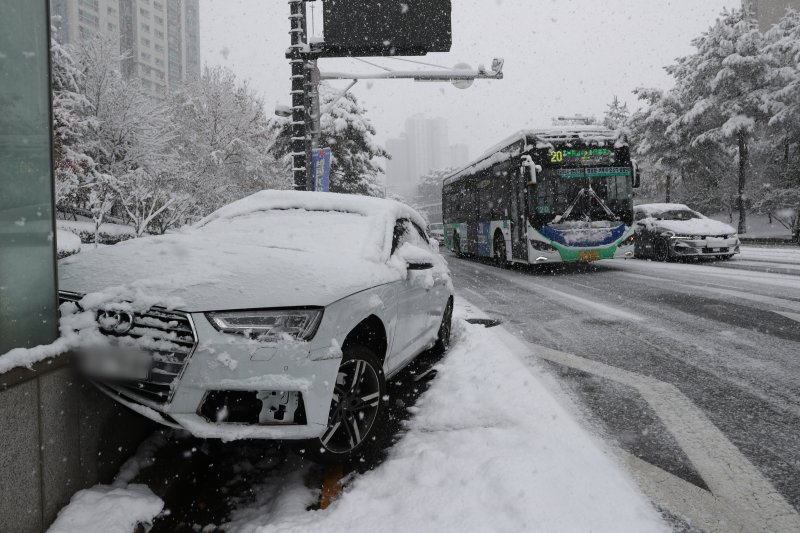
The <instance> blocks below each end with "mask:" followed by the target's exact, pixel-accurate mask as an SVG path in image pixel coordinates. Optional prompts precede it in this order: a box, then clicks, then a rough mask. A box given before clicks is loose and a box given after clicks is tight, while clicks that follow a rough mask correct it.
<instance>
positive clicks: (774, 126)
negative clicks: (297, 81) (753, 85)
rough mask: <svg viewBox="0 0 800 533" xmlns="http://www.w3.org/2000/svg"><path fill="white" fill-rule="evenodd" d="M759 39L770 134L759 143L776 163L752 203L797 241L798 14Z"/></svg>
mask: <svg viewBox="0 0 800 533" xmlns="http://www.w3.org/2000/svg"><path fill="white" fill-rule="evenodd" d="M765 41H766V45H765V46H764V48H763V50H762V56H761V60H762V61H763V62H764V63H765V64H767V65H768V66H769V67H770V73H769V76H768V80H767V81H768V92H767V95H766V97H765V98H764V104H765V107H766V108H767V109H768V110H769V113H770V121H769V133H770V135H769V137H768V138H767V139H766V140H765V142H764V144H765V145H767V148H768V149H769V155H770V157H768V158H767V161H769V162H771V163H772V164H773V165H775V162H776V161H779V162H780V164H779V165H776V167H777V168H772V169H771V170H772V171H771V172H770V173H769V174H768V179H767V181H766V183H764V186H763V187H762V194H761V197H760V198H759V200H758V202H757V203H756V207H757V208H759V209H760V210H762V211H765V212H767V213H768V214H770V216H771V217H772V216H774V218H776V219H777V220H778V222H780V223H781V224H783V225H784V226H786V227H787V228H789V229H790V230H791V231H792V234H793V235H794V238H795V240H797V241H798V242H800V13H799V12H797V11H794V10H790V11H788V12H787V14H786V16H784V18H783V19H782V20H781V21H780V23H779V24H777V25H775V26H774V27H773V28H772V29H771V30H770V31H769V32H768V33H767V35H766V37H765ZM776 152H778V153H776ZM776 156H777V157H776Z"/></svg>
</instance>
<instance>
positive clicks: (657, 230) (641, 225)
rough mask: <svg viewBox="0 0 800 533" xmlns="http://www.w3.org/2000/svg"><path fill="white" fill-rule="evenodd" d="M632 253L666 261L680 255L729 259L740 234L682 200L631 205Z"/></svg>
mask: <svg viewBox="0 0 800 533" xmlns="http://www.w3.org/2000/svg"><path fill="white" fill-rule="evenodd" d="M634 221H635V224H636V245H635V248H634V249H635V256H636V257H641V258H645V257H647V258H652V259H655V260H656V261H669V260H670V259H675V258H682V257H716V258H718V259H729V258H731V257H733V256H734V255H735V254H738V253H739V246H740V244H741V243H740V242H739V236H738V235H737V234H736V230H735V229H733V228H732V227H731V226H729V225H728V224H725V223H724V222H719V221H718V220H713V219H711V218H708V217H706V216H704V215H701V214H700V213H698V212H697V211H694V210H692V209H689V208H688V207H687V206H685V205H683V204H643V205H638V206H636V207H634Z"/></svg>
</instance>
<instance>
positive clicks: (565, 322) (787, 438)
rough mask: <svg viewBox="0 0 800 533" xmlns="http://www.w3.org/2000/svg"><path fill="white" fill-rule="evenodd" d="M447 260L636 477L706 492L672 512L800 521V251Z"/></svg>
mask: <svg viewBox="0 0 800 533" xmlns="http://www.w3.org/2000/svg"><path fill="white" fill-rule="evenodd" d="M449 261H450V264H451V268H452V270H453V273H454V280H455V285H456V289H457V291H459V293H460V294H462V295H464V296H465V297H467V298H469V299H471V300H472V301H473V302H474V303H475V304H476V305H477V306H479V307H481V308H483V309H484V310H486V311H487V313H488V314H489V315H490V316H491V317H493V318H498V319H501V320H502V321H503V322H504V326H505V328H506V329H507V330H508V331H509V332H511V333H512V334H513V335H514V336H516V338H518V339H519V340H520V341H521V342H522V343H523V344H524V345H525V346H526V347H527V348H526V349H525V350H527V353H530V354H532V357H533V358H536V359H539V358H543V359H546V360H547V361H548V363H547V364H548V365H549V368H550V369H551V370H552V372H553V374H554V375H555V376H557V377H558V378H559V379H560V381H561V382H562V383H563V384H564V386H565V387H566V388H567V389H568V390H569V391H570V392H571V393H572V394H573V395H574V397H575V398H576V399H577V400H578V403H579V404H580V405H582V406H583V409H584V412H585V413H586V415H587V417H588V418H589V419H590V421H591V422H592V423H593V424H594V425H595V427H596V428H597V430H598V431H599V432H600V433H601V434H603V435H604V436H605V437H606V438H607V439H608V440H609V441H610V442H611V443H613V444H614V445H615V446H618V447H619V449H620V450H622V452H623V454H626V457H628V458H629V459H631V460H630V461H629V463H630V464H631V465H638V467H637V468H638V472H639V474H641V473H642V472H644V471H645V470H649V474H650V479H651V480H652V479H653V476H656V477H658V476H665V479H667V480H668V482H669V483H667V485H669V484H670V483H671V486H672V488H673V489H674V490H672V492H673V495H672V496H671V497H672V498H673V500H674V499H675V494H680V493H681V492H683V493H685V492H686V490H689V491H690V492H691V490H695V491H697V490H700V491H702V492H701V493H700V495H698V496H697V497H696V498H694V500H695V504H694V508H691V509H689V508H687V505H686V502H685V501H684V502H675V501H673V502H672V503H673V504H675V505H674V506H673V510H675V511H676V512H678V513H682V514H683V515H684V517H685V518H687V519H694V522H695V525H698V526H702V520H703V517H702V516H701V515H702V514H703V512H704V511H707V512H706V513H705V514H706V515H707V518H709V520H710V521H712V522H713V520H714V519H715V517H716V516H718V515H725V514H729V515H731V516H735V515H736V512H735V511H731V509H735V508H739V509H740V510H742V511H741V514H742V515H746V514H747V511H746V510H749V509H752V510H753V515H752V516H756V518H755V522H752V521H751V522H750V523H749V525H750V526H751V527H756V525H759V526H760V527H761V529H766V530H770V531H779V530H783V529H786V528H788V527H797V528H800V517H798V515H797V514H796V511H797V510H798V509H800V485H799V484H798V483H797V480H798V479H800V466H798V465H800V446H798V439H797V435H798V432H800V358H798V356H797V354H798V353H800V321H798V320H800V271H798V269H797V266H798V264H800V250H797V249H791V248H781V249H766V248H745V250H744V253H743V254H742V256H741V257H737V258H736V259H734V260H733V261H730V262H723V263H700V264H692V263H689V264H687V263H669V264H662V263H653V262H649V261H637V260H631V261H609V262H600V263H596V264H593V265H591V266H580V267H564V268H551V269H546V270H542V269H539V270H536V269H525V270H521V271H518V270H501V269H498V268H496V267H493V266H491V265H487V264H483V263H477V262H473V261H465V260H459V259H456V258H451V259H449ZM525 350H523V351H525ZM536 355H538V356H539V357H535V356H536ZM698 435H702V438H700V437H697V436H698ZM698 439H699V440H698ZM702 442H706V443H708V442H716V443H718V447H717V448H716V449H709V448H708V446H709V445H706V444H702ZM637 461H638V463H637ZM662 481H663V480H662ZM664 486H666V485H664V484H663V483H662V488H663V487H664ZM737 487H747V488H746V489H744V492H742V491H741V490H740V489H739V488H737ZM772 487H775V488H776V489H777V492H778V493H779V494H780V496H777V497H776V498H771V496H770V494H773V492H774V491H773V490H772ZM651 488H652V487H651ZM667 492H669V491H667ZM651 496H653V494H651ZM661 496H664V495H663V494H662V495H661ZM706 496H709V497H706ZM654 497H655V496H654ZM664 497H665V498H667V499H669V498H668V497H667V496H664ZM684 498H685V496H684ZM678 499H680V498H678ZM713 502H717V503H713ZM719 502H723V503H725V502H727V503H726V505H723V506H722V507H720V506H718V505H717V504H718V503H719ZM662 503H663V502H662ZM703 506H707V508H706V509H703ZM765 506H766V507H765ZM688 507H692V505H688ZM767 508H768V509H769V511H767V510H766V509H767ZM792 508H793V509H792ZM759 510H760V511H759ZM692 513H694V514H695V516H691V515H692ZM715 513H716V515H715ZM770 513H772V514H773V515H774V514H777V513H783V514H785V515H787V516H791V520H790V521H789V522H785V523H770V524H767V523H766V522H765V520H766V519H767V517H768V515H769V514H770ZM687 515H690V516H687ZM759 517H760V518H759ZM751 518H752V517H751ZM743 520H744V518H743V519H741V520H739V523H742V522H743ZM698 522H700V523H698ZM734 523H736V520H734ZM706 525H708V524H706ZM742 527H743V528H744V529H745V530H747V527H745V526H742ZM790 530H792V529H790Z"/></svg>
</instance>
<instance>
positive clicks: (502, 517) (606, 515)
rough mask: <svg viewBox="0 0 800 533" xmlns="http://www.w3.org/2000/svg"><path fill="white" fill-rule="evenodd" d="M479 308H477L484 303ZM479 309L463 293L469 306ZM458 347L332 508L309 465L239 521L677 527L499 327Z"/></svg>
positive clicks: (312, 525) (271, 524)
mask: <svg viewBox="0 0 800 533" xmlns="http://www.w3.org/2000/svg"><path fill="white" fill-rule="evenodd" d="M469 307H470V308H472V309H474V308H473V307H472V306H469ZM466 312H467V310H466V309H465V308H464V307H463V306H462V305H461V304H459V305H458V306H457V309H456V314H457V316H464V314H465V313H466ZM454 329H455V331H454V334H455V338H454V344H453V347H452V348H451V349H450V351H449V353H448V355H447V356H446V357H445V359H444V361H443V363H442V364H441V365H440V369H439V374H438V376H437V378H436V379H435V380H434V381H433V383H432V385H431V388H430V390H428V391H427V392H426V393H425V394H424V395H423V397H422V398H421V399H420V401H419V403H418V405H417V407H416V408H415V409H414V416H413V418H412V419H411V421H410V422H409V424H408V432H407V433H406V434H405V435H404V436H403V437H402V439H401V440H400V442H398V443H397V444H396V445H395V446H394V447H393V449H392V450H391V451H390V455H389V458H388V459H387V460H386V462H385V463H383V464H382V465H381V466H379V467H378V468H377V469H376V470H373V471H371V472H369V473H367V474H364V475H362V476H360V477H357V478H356V479H355V480H354V481H353V482H352V484H350V485H349V486H348V487H347V488H346V489H345V492H344V494H343V495H342V496H341V497H340V499H339V500H338V501H337V502H335V503H334V504H333V505H332V506H331V507H330V508H329V509H327V510H325V511H306V510H305V509H306V506H307V505H308V504H309V503H311V502H313V501H314V499H315V498H316V497H317V494H316V493H315V492H314V491H312V490H311V489H307V488H305V487H304V486H303V485H302V481H301V476H299V475H296V476H293V477H291V478H289V479H283V480H281V479H277V478H276V479H269V480H265V484H264V486H263V487H261V495H260V496H259V498H258V503H257V505H256V506H254V507H251V508H249V509H242V510H239V511H238V512H237V513H235V515H234V521H233V522H232V523H231V524H229V525H228V527H229V528H230V530H231V531H236V532H239V533H253V532H270V531H282V532H288V531H298V532H300V531H302V532H308V531H325V532H348V533H351V532H359V531H364V532H370V533H372V532H374V531H381V532H384V533H389V532H393V531H397V532H406V531H415V532H420V531H437V532H438V531H459V532H472V531H474V532H486V531H493V532H495V531H497V532H505V531H509V532H519V531H526V532H536V531H542V532H573V531H574V532H585V531H594V532H603V531H608V532H615V533H618V532H627V531H630V532H636V533H640V532H644V531H646V532H653V531H668V528H667V527H666V525H665V524H664V523H663V521H662V520H661V518H660V516H659V515H658V513H657V512H656V511H655V510H654V509H653V507H652V505H651V504H650V503H649V501H648V500H647V499H646V498H645V497H644V496H643V495H642V494H641V493H640V492H639V490H638V489H637V488H636V486H635V484H634V482H633V481H632V480H631V479H630V478H629V477H628V475H627V474H626V473H625V472H624V471H623V469H622V467H620V466H619V465H618V464H617V463H616V462H615V460H614V459H613V458H612V455H611V454H610V453H609V452H608V451H607V450H606V449H605V448H604V447H603V445H602V444H601V443H600V442H599V441H598V440H596V439H595V438H593V437H591V436H590V435H589V434H588V433H587V432H586V430H584V429H583V428H582V427H581V426H580V424H579V423H578V422H577V421H576V419H575V418H574V417H573V415H572V414H571V412H570V411H569V410H568V409H567V408H566V407H564V406H563V405H561V404H560V403H559V401H558V400H556V399H555V398H554V397H553V396H552V395H551V394H550V393H549V392H548V390H547V389H546V387H545V386H544V384H543V378H542V377H541V376H538V375H536V374H534V373H531V370H530V369H529V366H528V365H527V364H526V363H523V362H522V361H521V360H519V359H518V358H517V357H516V356H515V355H513V354H512V353H511V352H510V351H509V349H508V348H506V347H505V346H504V345H503V344H502V342H501V341H500V340H499V339H498V337H496V336H495V335H494V334H493V332H492V331H491V330H487V329H484V328H483V327H481V326H474V325H470V324H468V323H466V322H464V321H463V320H462V319H457V320H456V322H455V328H454Z"/></svg>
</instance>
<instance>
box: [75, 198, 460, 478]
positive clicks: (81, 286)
mask: <svg viewBox="0 0 800 533" xmlns="http://www.w3.org/2000/svg"><path fill="white" fill-rule="evenodd" d="M424 227H425V222H424V220H423V219H422V217H421V216H420V215H419V214H418V213H417V212H415V211H414V210H413V209H411V208H410V207H408V206H405V205H403V204H400V203H397V202H393V201H389V200H382V199H376V198H365V197H356V196H347V195H338V194H329V193H310V192H291V191H263V192H260V193H257V194H255V195H253V196H251V197H249V198H245V199H243V200H240V201H238V202H235V203H233V204H230V205H228V206H226V207H224V208H222V209H220V210H219V211H217V212H215V213H214V214H212V215H211V216H209V217H207V218H206V219H204V220H202V221H201V222H199V223H198V224H196V225H195V226H194V227H192V228H190V229H187V230H184V231H182V232H180V233H176V234H170V235H164V236H160V237H150V238H143V239H136V240H133V241H128V242H123V243H120V244H118V245H115V246H110V247H107V248H101V249H97V250H92V251H89V252H85V253H82V254H79V255H77V256H74V257H70V258H68V259H65V260H63V261H61V262H60V263H59V271H60V272H59V275H60V289H61V299H62V302H64V303H63V304H62V313H70V312H73V313H80V312H83V313H90V312H91V313H94V316H96V321H97V327H98V328H99V329H100V330H101V331H102V332H103V333H105V336H104V337H103V338H108V339H109V340H110V342H109V344H108V346H107V347H101V348H99V349H98V348H97V347H95V348H94V349H92V350H89V349H87V350H85V351H84V353H83V354H82V355H83V357H82V358H81V360H82V361H83V363H84V366H85V368H87V369H88V370H89V372H91V373H93V375H94V377H95V378H96V381H97V382H98V386H99V387H100V388H101V389H102V390H104V391H105V392H106V393H108V394H109V395H110V396H112V397H113V398H115V399H116V400H117V401H119V402H121V403H123V404H125V405H127V406H129V407H131V408H132V409H134V410H136V411H137V412H139V413H142V414H143V415H145V416H148V417H150V418H152V419H153V420H156V421H157V422H159V423H161V424H165V425H168V426H172V427H178V428H183V429H186V430H188V431H189V432H191V433H192V434H194V435H195V436H198V437H207V438H222V439H225V440H232V439H237V438H263V439H286V440H297V441H299V440H303V439H307V440H310V441H311V442H310V444H309V443H305V446H304V447H305V448H306V449H307V451H308V453H309V454H311V455H313V456H315V457H316V458H317V459H319V460H322V461H328V462H340V461H344V460H348V459H351V458H352V457H353V456H354V455H355V454H359V453H360V452H361V451H362V450H363V449H365V448H366V447H367V446H369V444H370V443H371V442H373V441H375V439H374V438H373V437H374V436H375V435H376V434H377V432H378V431H380V428H381V425H382V423H383V421H384V417H385V415H386V402H387V397H386V380H387V379H388V378H389V377H391V376H392V375H394V374H396V373H397V372H398V371H400V370H401V369H402V368H403V367H404V366H406V365H407V364H409V363H410V362H411V361H412V360H414V358H415V357H417V356H418V355H419V354H420V353H422V352H423V351H425V350H428V349H431V348H433V347H437V348H438V349H440V350H443V349H444V348H445V347H446V346H447V345H448V343H449V338H450V324H451V318H452V312H453V288H452V284H451V282H450V275H449V271H448V269H447V265H446V262H445V261H444V260H443V259H442V257H441V256H440V255H439V254H438V250H437V248H436V247H435V246H432V243H431V241H429V239H428V236H427V235H426V233H425V231H424V230H423V229H422V228H424Z"/></svg>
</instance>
